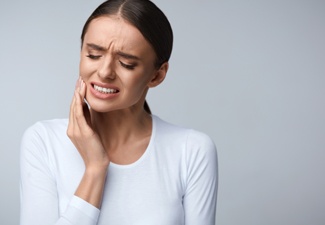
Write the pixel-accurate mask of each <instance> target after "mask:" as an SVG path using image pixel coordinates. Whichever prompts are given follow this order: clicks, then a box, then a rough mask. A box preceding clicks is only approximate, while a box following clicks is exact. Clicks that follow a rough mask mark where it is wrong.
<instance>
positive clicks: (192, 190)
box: [183, 131, 218, 225]
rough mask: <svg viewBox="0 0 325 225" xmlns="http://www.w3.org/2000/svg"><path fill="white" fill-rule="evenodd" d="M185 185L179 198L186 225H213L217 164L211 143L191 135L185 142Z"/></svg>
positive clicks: (201, 135) (194, 134)
mask: <svg viewBox="0 0 325 225" xmlns="http://www.w3.org/2000/svg"><path fill="white" fill-rule="evenodd" d="M187 149H188V151H187V152H188V154H187V156H186V161H187V184H186V190H185V195H184V198H183V206H184V212H185V224H186V225H196V224H204V225H215V217H216V202H217V189H218V160H217V151H216V148H215V145H214V143H213V141H212V140H211V139H210V138H209V137H208V136H206V135H204V134H202V133H198V132H195V131H193V132H192V133H191V134H190V135H189V137H188V142H187Z"/></svg>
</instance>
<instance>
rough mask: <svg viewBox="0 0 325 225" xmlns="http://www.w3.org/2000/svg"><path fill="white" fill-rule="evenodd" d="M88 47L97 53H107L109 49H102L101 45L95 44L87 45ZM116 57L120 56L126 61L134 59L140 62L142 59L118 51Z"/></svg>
mask: <svg viewBox="0 0 325 225" xmlns="http://www.w3.org/2000/svg"><path fill="white" fill-rule="evenodd" d="M87 46H88V47H89V48H92V49H94V50H97V51H102V52H104V51H106V50H107V49H106V48H105V47H102V46H100V45H96V44H93V43H87ZM115 54H116V55H119V56H121V57H123V58H126V59H134V60H140V58H139V57H138V56H135V55H131V54H129V53H126V52H122V51H116V52H115Z"/></svg>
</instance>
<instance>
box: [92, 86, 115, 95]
mask: <svg viewBox="0 0 325 225" xmlns="http://www.w3.org/2000/svg"><path fill="white" fill-rule="evenodd" d="M93 87H94V89H95V90H96V91H98V92H100V93H103V94H112V93H117V92H118V90H116V89H112V88H105V87H100V86H98V85H96V84H94V85H93Z"/></svg>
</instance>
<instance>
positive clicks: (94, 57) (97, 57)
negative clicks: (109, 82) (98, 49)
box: [87, 54, 102, 60]
mask: <svg viewBox="0 0 325 225" xmlns="http://www.w3.org/2000/svg"><path fill="white" fill-rule="evenodd" d="M87 57H88V58H90V59H94V60H96V59H99V58H100V57H102V56H101V55H91V54H89V55H87Z"/></svg>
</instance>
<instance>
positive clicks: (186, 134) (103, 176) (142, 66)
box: [21, 0, 217, 225]
mask: <svg viewBox="0 0 325 225" xmlns="http://www.w3.org/2000/svg"><path fill="white" fill-rule="evenodd" d="M81 40H82V48H81V54H80V77H79V79H78V81H77V84H76V88H75V93H74V97H73V100H72V103H71V108H70V116H69V120H50V121H42V122H38V123H36V124H35V125H34V126H32V127H30V128H29V129H28V130H27V131H26V132H25V134H24V137H23V141H22V145H21V224H32V225H45V224H49V225H50V224H60V225H62V224H69V225H71V224H76V225H91V224H108V225H109V224H112V225H114V224H121V225H124V224H125V225H126V224H128V225H129V224H132V225H135V224H139V225H146V224H148V225H152V224H155V225H157V224H158V225H159V224H161V225H176V224H179V225H185V224H186V225H192V224H193V225H194V224H196V225H198V224H200V225H201V224H204V225H214V223H215V207H216V192H217V156H216V150H215V146H214V144H213V142H212V141H211V139H210V138H209V137H208V136H206V135H205V134H202V133H200V132H197V131H194V130H190V129H185V128H180V127H177V126H174V125H171V124H168V123H166V122H164V121H163V120H161V119H159V118H158V117H156V116H154V115H151V113H150V110H149V107H148V105H147V103H146V101H145V98H146V94H147V92H148V89H149V88H153V87H156V86H157V85H159V84H160V83H161V82H163V80H164V78H165V76H166V73H167V70H168V60H169V57H170V54H171V51H172V42H173V35H172V30H171V27H170V24H169V22H168V20H167V18H166V17H165V15H164V14H163V13H162V12H161V11H160V9H158V8H157V7H156V6H155V5H154V4H153V3H152V2H150V1H147V0H109V1H106V2H104V3H103V4H101V5H100V6H99V7H98V8H97V9H96V10H95V11H94V12H93V14H92V15H91V16H90V17H89V19H88V20H87V22H86V24H85V26H84V28H83V31H82V36H81Z"/></svg>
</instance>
